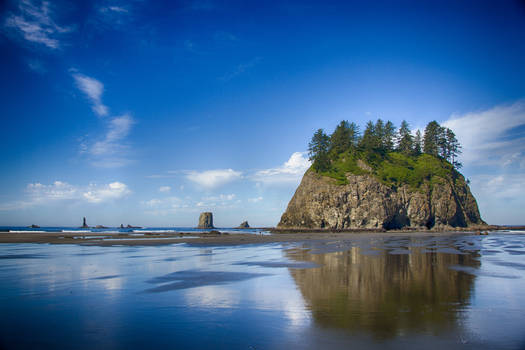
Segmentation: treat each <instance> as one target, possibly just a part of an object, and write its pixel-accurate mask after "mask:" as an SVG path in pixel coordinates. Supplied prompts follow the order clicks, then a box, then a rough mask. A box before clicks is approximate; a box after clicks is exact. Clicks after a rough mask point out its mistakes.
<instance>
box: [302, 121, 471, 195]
mask: <svg viewBox="0 0 525 350" xmlns="http://www.w3.org/2000/svg"><path fill="white" fill-rule="evenodd" d="M395 133H396V132H395V127H394V124H392V122H390V121H387V122H386V123H385V122H383V120H381V119H378V120H377V122H376V123H375V124H374V123H373V122H372V121H369V122H368V123H367V124H366V128H365V131H364V132H363V135H362V136H361V137H360V136H359V129H358V126H357V125H356V124H355V123H349V122H348V121H345V120H343V121H341V122H340V123H339V125H338V126H337V127H336V128H335V130H334V132H333V133H332V135H330V136H328V135H326V134H325V132H324V131H323V129H318V130H317V131H316V132H315V134H314V135H313V137H312V140H311V141H310V143H309V145H308V151H309V155H310V160H311V161H312V168H313V170H314V171H316V172H317V173H319V174H321V175H324V176H328V177H331V178H334V179H336V180H337V183H339V184H346V183H347V179H346V176H347V174H355V175H361V174H370V175H373V176H375V177H376V178H377V179H378V180H379V181H381V182H382V183H384V184H386V185H388V186H393V187H396V186H400V185H404V184H407V185H409V186H410V187H412V188H415V189H417V188H419V187H420V186H421V185H422V184H429V185H430V186H432V185H433V184H434V183H436V182H437V181H444V179H451V180H453V181H456V180H457V179H459V178H460V176H458V174H459V173H458V172H457V171H456V170H455V168H456V169H457V168H459V167H460V166H461V163H459V162H458V161H457V155H458V154H460V153H461V145H460V144H459V142H458V141H457V139H456V136H455V135H454V133H453V132H452V130H450V129H448V128H444V127H442V126H440V125H439V124H438V123H437V122H436V121H432V122H430V123H429V124H428V125H427V127H426V129H425V135H424V137H423V138H422V137H421V132H420V131H419V130H418V131H417V132H416V135H415V138H414V137H413V136H412V133H411V131H410V127H409V125H408V123H407V122H406V121H403V122H402V124H401V127H400V128H399V131H398V135H399V137H398V144H397V147H394V135H395ZM422 144H423V148H424V153H421V146H422ZM394 150H395V151H394ZM361 162H362V163H361ZM359 165H361V166H359Z"/></svg>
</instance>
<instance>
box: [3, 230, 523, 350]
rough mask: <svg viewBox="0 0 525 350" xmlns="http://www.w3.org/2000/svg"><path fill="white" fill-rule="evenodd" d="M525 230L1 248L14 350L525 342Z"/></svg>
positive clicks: (510, 345)
mask: <svg viewBox="0 0 525 350" xmlns="http://www.w3.org/2000/svg"><path fill="white" fill-rule="evenodd" d="M524 305H525V234H524V233H493V234H491V235H489V236H470V235H451V236H446V235H436V236H425V237H417V236H413V235H410V236H406V237H405V236H396V237H386V236H385V237H377V236H376V237H367V236H362V237H358V238H355V239H353V240H344V241H339V240H334V241H329V242H309V243H293V244H281V243H279V244H257V245H240V246H228V247H225V246H194V245H187V244H170V245H162V246H153V247H150V246H136V247H133V246H131V247H130V246H113V247H98V246H82V245H50V244H0V315H1V317H0V348H2V349H28V348H29V349H60V348H62V349H72V348H74V349H93V348H104V349H143V348H172V349H206V348H214V349H283V348H290V349H341V348H352V349H374V348H377V349H421V348H424V349H443V348H446V349H524V348H525V331H524V330H525V326H524V325H525V306H524Z"/></svg>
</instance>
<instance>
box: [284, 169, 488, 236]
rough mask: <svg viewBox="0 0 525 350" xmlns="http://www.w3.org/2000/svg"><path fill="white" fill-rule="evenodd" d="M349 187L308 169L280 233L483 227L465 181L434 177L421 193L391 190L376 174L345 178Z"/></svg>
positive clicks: (415, 190) (422, 188) (413, 189)
mask: <svg viewBox="0 0 525 350" xmlns="http://www.w3.org/2000/svg"><path fill="white" fill-rule="evenodd" d="M347 180H348V184H346V185H338V184H336V181H335V180H334V179H332V178H328V177H324V176H321V175H319V174H317V173H315V172H314V171H313V170H311V169H310V170H308V171H307V172H306V174H305V175H304V177H303V179H302V181H301V184H300V185H299V187H298V188H297V190H296V192H295V194H294V196H293V198H292V199H291V201H290V203H288V208H287V209H286V211H285V213H284V214H283V215H282V217H281V221H280V222H279V225H278V228H298V229H302V228H311V229H360V228H367V229H368V228H377V229H382V228H384V229H398V228H436V229H446V228H450V227H468V226H475V225H485V222H483V220H481V217H480V214H479V210H478V205H477V203H476V200H475V198H474V197H473V196H472V194H471V193H470V189H469V187H468V185H467V184H466V182H465V179H464V178H463V176H461V175H459V174H458V177H457V178H456V179H455V180H454V179H445V178H434V179H433V181H432V184H430V183H428V182H427V183H424V184H422V185H421V186H420V187H419V188H417V189H415V188H411V187H409V186H408V185H402V186H399V187H397V188H391V187H389V186H386V185H384V184H382V183H380V182H379V181H378V180H377V179H376V178H375V177H374V176H372V175H352V174H348V175H347Z"/></svg>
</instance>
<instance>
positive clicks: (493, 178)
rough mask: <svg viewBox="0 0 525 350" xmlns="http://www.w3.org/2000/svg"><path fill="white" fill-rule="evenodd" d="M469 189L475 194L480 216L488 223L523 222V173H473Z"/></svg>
mask: <svg viewBox="0 0 525 350" xmlns="http://www.w3.org/2000/svg"><path fill="white" fill-rule="evenodd" d="M470 180H471V184H470V187H471V190H472V192H473V193H474V194H475V196H476V199H477V201H478V205H479V208H480V211H481V214H482V218H483V219H484V220H485V221H487V222H488V223H489V224H507V225H521V224H523V207H524V206H525V175H524V174H523V173H512V174H496V175H485V174H479V175H473V176H471V177H470Z"/></svg>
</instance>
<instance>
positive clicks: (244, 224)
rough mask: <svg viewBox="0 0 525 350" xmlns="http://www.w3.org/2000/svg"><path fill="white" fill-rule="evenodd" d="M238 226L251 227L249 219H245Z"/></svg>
mask: <svg viewBox="0 0 525 350" xmlns="http://www.w3.org/2000/svg"><path fill="white" fill-rule="evenodd" d="M238 228H250V225H248V221H243V222H242V223H241V224H240V225H239V227H238Z"/></svg>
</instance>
